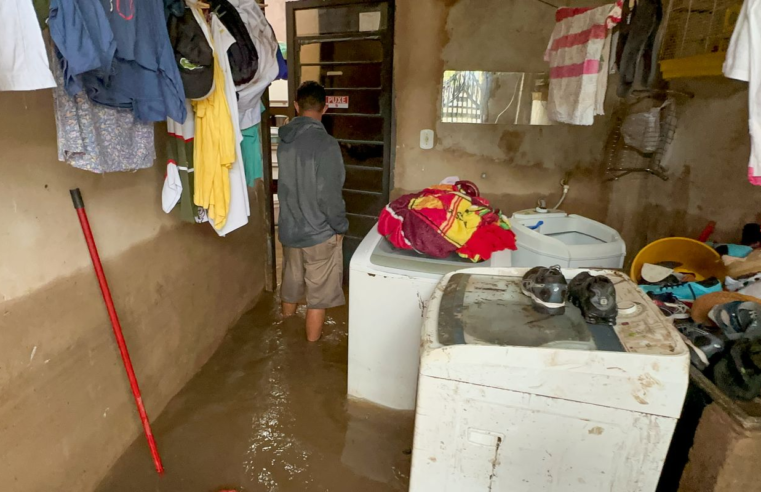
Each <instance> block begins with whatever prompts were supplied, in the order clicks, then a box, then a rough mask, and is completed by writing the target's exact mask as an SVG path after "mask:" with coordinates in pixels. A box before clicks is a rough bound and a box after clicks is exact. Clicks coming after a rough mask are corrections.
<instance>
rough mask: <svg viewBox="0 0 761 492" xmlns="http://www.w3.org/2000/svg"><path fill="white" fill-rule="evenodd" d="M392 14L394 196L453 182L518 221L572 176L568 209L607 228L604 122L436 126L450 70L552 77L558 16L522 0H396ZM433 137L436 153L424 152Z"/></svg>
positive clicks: (552, 200) (557, 192)
mask: <svg viewBox="0 0 761 492" xmlns="http://www.w3.org/2000/svg"><path fill="white" fill-rule="evenodd" d="M582 3H585V5H586V4H588V3H589V2H582ZM396 8H397V14H396V47H395V60H394V63H395V66H394V84H395V90H396V126H397V131H396V164H395V166H396V167H395V171H394V177H393V178H394V195H395V196H396V195H398V194H401V193H402V192H407V191H416V190H419V189H421V188H424V187H426V186H428V185H431V184H435V183H438V181H439V180H440V179H442V178H444V177H446V176H452V175H457V176H459V177H460V178H462V179H468V180H471V181H473V182H475V183H476V184H477V185H478V186H479V187H480V188H481V191H482V193H483V194H484V195H485V196H487V197H489V198H491V199H492V200H493V201H494V203H495V204H496V205H497V206H499V207H501V208H503V209H504V210H505V211H506V212H512V211H515V210H519V209H523V208H528V207H532V206H534V205H535V203H536V201H537V199H540V198H547V202H548V205H550V206H552V205H554V203H555V202H556V201H557V199H558V198H559V196H560V191H562V189H561V187H560V184H559V183H560V180H561V179H562V178H563V177H565V176H570V178H571V182H570V184H571V193H570V195H569V197H568V199H567V201H566V204H565V205H564V208H565V209H567V210H569V211H573V212H575V213H580V214H583V215H587V216H590V217H594V218H597V219H601V220H602V219H605V217H606V215H607V204H608V191H607V186H606V185H604V184H603V183H602V173H603V168H602V167H601V166H602V152H603V147H604V143H605V137H606V135H607V125H606V121H607V120H606V119H605V118H604V117H602V118H599V119H598V120H597V122H596V124H595V125H593V126H591V127H574V126H567V125H557V126H549V127H541V126H533V127H532V126H505V125H474V124H450V123H445V124H442V123H439V106H440V93H441V79H442V74H443V71H444V70H445V69H453V70H486V71H502V72H534V71H535V72H539V71H547V64H546V62H544V50H545V49H546V48H547V42H548V40H549V37H550V34H551V33H552V29H553V27H554V10H553V8H552V7H549V6H547V5H545V4H543V3H541V2H537V1H526V0H459V1H457V0H398V1H397V7H396ZM427 128H428V129H434V130H435V132H436V146H435V148H434V149H433V150H421V149H420V144H419V142H420V131H421V130H423V129H427ZM484 175H485V177H482V176H484Z"/></svg>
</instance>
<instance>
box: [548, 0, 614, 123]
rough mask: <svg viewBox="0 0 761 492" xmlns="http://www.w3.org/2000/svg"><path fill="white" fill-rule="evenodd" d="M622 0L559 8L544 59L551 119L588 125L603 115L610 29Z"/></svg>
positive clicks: (606, 86) (606, 85)
mask: <svg viewBox="0 0 761 492" xmlns="http://www.w3.org/2000/svg"><path fill="white" fill-rule="evenodd" d="M622 5H623V4H622V0H618V1H617V2H616V3H614V4H609V5H604V6H602V7H597V8H591V7H590V8H570V7H563V8H559V9H558V10H557V12H556V14H555V21H556V24H555V29H554V30H553V31H552V36H551V38H550V42H549V45H548V46H547V51H546V52H545V55H544V59H545V60H547V61H548V62H549V63H550V89H549V100H548V103H547V108H548V113H549V117H550V119H551V120H553V121H558V122H561V123H570V124H572V125H591V124H592V123H594V117H595V115H598V114H603V113H604V111H603V103H604V102H605V91H606V90H607V88H608V64H609V57H610V29H611V28H612V27H613V26H615V25H616V24H618V23H619V22H621V7H622Z"/></svg>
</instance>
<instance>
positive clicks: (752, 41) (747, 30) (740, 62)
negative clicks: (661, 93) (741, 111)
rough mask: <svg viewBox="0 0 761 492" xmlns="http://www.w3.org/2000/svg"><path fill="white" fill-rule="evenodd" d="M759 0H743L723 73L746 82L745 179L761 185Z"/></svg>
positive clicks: (760, 12)
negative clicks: (747, 137)
mask: <svg viewBox="0 0 761 492" xmlns="http://www.w3.org/2000/svg"><path fill="white" fill-rule="evenodd" d="M759 26H761V0H745V2H743V6H742V10H740V16H739V17H738V18H737V24H735V30H734V32H733V33H732V39H731V40H730V42H729V49H728V50H727V56H726V58H725V60H724V69H723V71H724V75H726V76H727V77H729V78H730V79H737V80H744V81H747V82H748V114H749V118H748V127H749V130H750V163H749V164H748V181H750V182H751V184H753V185H755V186H761V97H759V96H760V95H761V60H759V57H761V31H759V30H758V28H759Z"/></svg>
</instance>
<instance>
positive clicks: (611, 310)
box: [521, 266, 618, 325]
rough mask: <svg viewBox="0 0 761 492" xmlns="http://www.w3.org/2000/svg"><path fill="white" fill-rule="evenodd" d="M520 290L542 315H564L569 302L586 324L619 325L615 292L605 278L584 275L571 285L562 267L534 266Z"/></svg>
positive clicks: (585, 273) (577, 277)
mask: <svg viewBox="0 0 761 492" xmlns="http://www.w3.org/2000/svg"><path fill="white" fill-rule="evenodd" d="M521 290H522V291H523V293H524V294H525V295H526V296H528V297H529V298H530V299H531V303H532V305H533V306H534V309H535V310H536V311H538V312H540V313H544V314H550V315H553V316H554V315H560V314H563V313H565V305H566V302H567V301H569V300H570V301H571V302H572V303H573V304H574V305H575V306H576V307H578V308H579V309H580V310H581V314H582V316H584V319H585V320H586V321H587V323H590V324H606V325H615V324H616V314H618V307H617V305H616V289H615V287H614V286H613V283H612V282H611V281H610V279H609V278H608V277H606V276H604V275H597V276H595V275H591V274H590V273H589V272H582V273H580V274H578V275H577V276H576V277H575V278H574V279H573V280H571V282H570V284H569V283H568V282H567V281H566V279H565V276H564V275H563V273H562V272H561V271H560V267H559V266H552V267H549V268H547V267H534V268H532V269H531V270H529V271H528V272H526V274H525V275H524V276H523V281H522V282H521Z"/></svg>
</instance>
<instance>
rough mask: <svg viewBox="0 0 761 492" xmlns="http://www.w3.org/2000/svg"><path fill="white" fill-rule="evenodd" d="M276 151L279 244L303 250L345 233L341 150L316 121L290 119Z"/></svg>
mask: <svg viewBox="0 0 761 492" xmlns="http://www.w3.org/2000/svg"><path fill="white" fill-rule="evenodd" d="M278 133H279V134H280V145H278V149H277V162H278V191H277V194H278V199H279V201H280V218H279V223H278V228H279V229H280V242H281V243H283V246H287V247H289V248H308V247H310V246H315V245H317V244H320V243H323V242H325V241H327V240H328V239H330V238H331V237H333V236H334V235H336V234H345V233H346V231H347V230H348V229H349V221H348V220H347V219H346V206H345V205H344V200H343V196H342V194H341V189H342V188H343V185H344V179H345V177H346V171H345V170H344V162H343V157H342V156H341V148H340V146H339V145H338V142H337V141H336V139H335V138H333V137H331V136H330V135H328V132H327V131H326V130H325V127H324V126H322V123H320V122H319V121H317V120H314V119H312V118H308V117H305V116H299V117H297V118H294V119H293V120H292V121H291V122H290V123H288V124H287V125H285V126H283V127H281V128H280V130H279V132H278Z"/></svg>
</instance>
